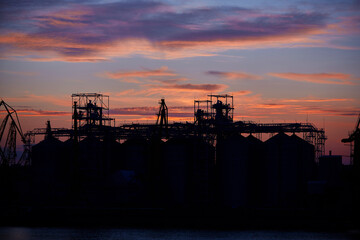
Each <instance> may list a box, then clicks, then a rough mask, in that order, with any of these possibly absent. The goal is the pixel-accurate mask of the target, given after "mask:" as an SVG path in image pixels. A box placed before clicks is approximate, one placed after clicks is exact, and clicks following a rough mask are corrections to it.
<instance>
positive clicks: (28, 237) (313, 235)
mask: <svg viewBox="0 0 360 240" xmlns="http://www.w3.org/2000/svg"><path fill="white" fill-rule="evenodd" d="M0 239H1V240H35V239H36V240H38V239H41V240H65V239H66V240H68V239H69V240H87V239H90V240H100V239H101V240H115V239H120V240H123V239H124V240H125V239H126V240H128V239H130V240H131V239H137V240H145V239H169V240H181V239H225V240H227V239H244V240H248V239H254V240H265V239H279V240H283V239H295V240H300V239H301V240H321V239H332V240H335V239H336V240H338V239H339V240H340V239H355V238H354V236H353V234H351V232H347V233H326V232H301V231H296V232H291V231H288V232H280V231H217V230H213V231H212V230H189V229H139V228H123V229H121V228H118V229H112V228H103V229H102V228H95V229H85V228H84V229H81V228H23V227H4V228H0Z"/></svg>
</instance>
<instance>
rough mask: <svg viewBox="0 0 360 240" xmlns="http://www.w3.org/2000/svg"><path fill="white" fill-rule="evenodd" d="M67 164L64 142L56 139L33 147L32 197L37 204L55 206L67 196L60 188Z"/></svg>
mask: <svg viewBox="0 0 360 240" xmlns="http://www.w3.org/2000/svg"><path fill="white" fill-rule="evenodd" d="M65 163H66V159H65V158H64V156H63V142H61V141H60V140H58V139H56V138H54V137H48V138H46V139H44V140H43V141H41V142H39V143H38V144H36V145H35V146H33V147H32V163H31V164H32V165H31V168H32V179H33V181H32V189H33V194H32V196H33V200H34V201H35V203H36V204H53V202H54V201H56V200H58V199H60V198H61V197H62V196H61V195H63V194H65V193H62V192H61V189H60V188H59V186H61V185H62V181H63V176H64V174H65V173H64V172H63V169H64V165H65Z"/></svg>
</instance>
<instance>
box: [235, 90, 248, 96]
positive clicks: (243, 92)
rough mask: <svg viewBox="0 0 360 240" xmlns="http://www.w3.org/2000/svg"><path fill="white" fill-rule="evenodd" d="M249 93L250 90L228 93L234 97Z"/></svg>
mask: <svg viewBox="0 0 360 240" xmlns="http://www.w3.org/2000/svg"><path fill="white" fill-rule="evenodd" d="M251 93H252V91H248V90H241V91H236V92H232V93H230V95H233V96H234V97H236V96H244V95H249V94H251Z"/></svg>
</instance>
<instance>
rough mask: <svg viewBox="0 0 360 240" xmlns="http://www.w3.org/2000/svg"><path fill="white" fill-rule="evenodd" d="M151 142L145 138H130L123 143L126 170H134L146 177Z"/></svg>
mask: <svg viewBox="0 0 360 240" xmlns="http://www.w3.org/2000/svg"><path fill="white" fill-rule="evenodd" d="M148 150H149V142H148V141H147V140H146V139H145V138H140V137H139V138H130V139H128V140H126V141H125V142H124V143H123V144H122V151H123V153H122V155H123V158H124V170H133V171H135V174H136V175H138V176H141V177H144V176H145V174H146V172H147V168H148V159H149V151H148Z"/></svg>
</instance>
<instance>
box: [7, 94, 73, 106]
mask: <svg viewBox="0 0 360 240" xmlns="http://www.w3.org/2000/svg"><path fill="white" fill-rule="evenodd" d="M3 99H4V100H5V101H7V102H10V103H11V102H16V103H26V104H28V103H29V102H40V103H46V104H48V103H51V104H53V105H56V106H61V107H71V98H70V96H59V97H55V96H51V95H35V94H26V95H25V96H21V97H4V98H3Z"/></svg>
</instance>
